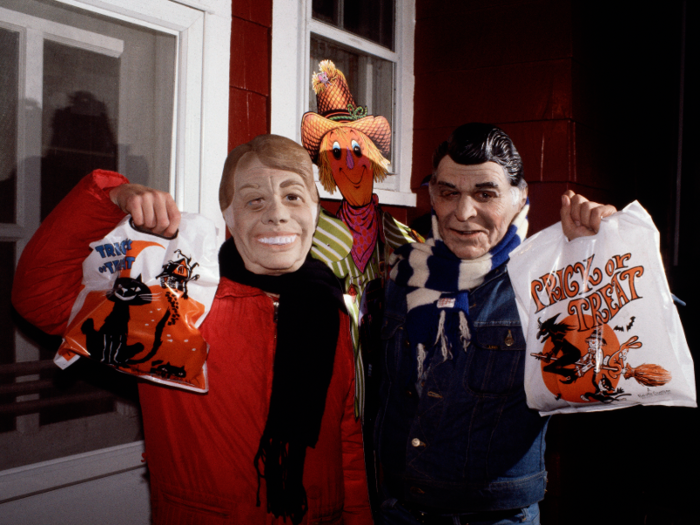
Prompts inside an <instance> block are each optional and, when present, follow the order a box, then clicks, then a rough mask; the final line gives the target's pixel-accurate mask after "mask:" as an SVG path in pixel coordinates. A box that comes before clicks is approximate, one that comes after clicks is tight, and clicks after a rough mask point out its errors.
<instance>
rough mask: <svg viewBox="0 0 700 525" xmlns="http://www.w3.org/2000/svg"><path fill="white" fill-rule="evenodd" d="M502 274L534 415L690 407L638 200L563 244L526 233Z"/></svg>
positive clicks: (651, 230) (654, 234) (685, 356)
mask: <svg viewBox="0 0 700 525" xmlns="http://www.w3.org/2000/svg"><path fill="white" fill-rule="evenodd" d="M508 272H509V275H510V279H511V281H512V283H513V288H514V289H515V295H516V300H517V305H518V313H519V314H520V319H521V322H522V325H523V332H524V334H525V338H526V341H527V356H526V362H525V392H526V394H527V402H528V406H530V408H533V409H536V410H539V411H540V413H541V414H542V415H547V414H555V413H569V412H586V411H596V410H612V409H617V408H623V407H626V406H631V405H667V406H688V407H695V406H697V405H696V393H695V379H694V372H693V361H692V358H691V355H690V350H689V348H688V344H687V342H686V340H685V336H684V334H683V328H682V326H681V322H680V318H679V317H678V312H677V310H676V307H675V305H674V304H673V299H672V296H671V292H670V290H669V287H668V283H667V281H666V274H665V272H664V268H663V265H662V262H661V257H660V255H659V233H658V231H657V230H656V228H655V227H654V224H653V222H652V220H651V217H650V216H649V214H648V213H647V212H646V210H644V208H642V206H641V205H640V204H639V203H638V202H636V201H635V202H633V203H632V204H630V205H629V206H627V207H626V208H625V209H624V210H622V211H621V212H619V213H616V214H614V215H612V216H611V217H608V218H606V219H604V220H603V222H602V225H601V228H600V231H599V232H598V234H596V235H594V236H590V237H581V238H578V239H575V240H573V241H571V242H569V241H568V240H567V239H566V237H565V236H564V233H563V232H562V227H561V223H557V224H555V225H553V226H551V227H549V228H547V229H546V230H543V231H541V232H539V233H537V234H536V235H533V236H532V237H530V238H529V239H527V240H526V241H525V242H524V243H523V244H522V245H521V246H520V247H518V248H517V249H516V250H515V251H514V252H513V253H512V254H511V260H510V262H509V263H508Z"/></svg>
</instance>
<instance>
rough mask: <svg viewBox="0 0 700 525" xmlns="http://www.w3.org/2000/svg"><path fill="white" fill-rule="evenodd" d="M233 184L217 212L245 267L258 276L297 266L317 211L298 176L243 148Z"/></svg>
mask: <svg viewBox="0 0 700 525" xmlns="http://www.w3.org/2000/svg"><path fill="white" fill-rule="evenodd" d="M234 188H235V190H234V194H233V200H232V202H231V204H230V205H229V207H228V208H226V209H225V210H224V212H223V214H224V220H225V221H226V226H227V227H228V229H229V231H230V232H231V235H232V236H233V240H234V242H235V244H236V248H237V249H238V252H239V253H240V255H241V258H242V259H243V262H244V263H245V266H246V269H248V270H249V271H251V272H253V273H256V274H262V275H281V274H283V273H289V272H294V271H296V270H298V269H299V268H300V267H301V265H302V264H304V261H305V259H306V256H307V254H308V253H309V250H310V249H311V241H312V239H313V234H314V230H315V227H316V217H317V215H318V203H317V202H316V201H315V199H314V198H313V197H312V194H311V192H310V191H309V188H308V187H307V185H306V184H305V181H304V179H303V178H302V176H301V175H299V174H298V173H294V172H292V171H285V170H280V169H275V168H270V167H267V166H265V165H264V164H262V163H261V162H260V160H259V159H258V158H257V156H256V155H255V154H253V153H246V154H245V155H244V156H243V157H242V158H241V160H240V161H239V163H238V168H237V169H236V174H235V178H234Z"/></svg>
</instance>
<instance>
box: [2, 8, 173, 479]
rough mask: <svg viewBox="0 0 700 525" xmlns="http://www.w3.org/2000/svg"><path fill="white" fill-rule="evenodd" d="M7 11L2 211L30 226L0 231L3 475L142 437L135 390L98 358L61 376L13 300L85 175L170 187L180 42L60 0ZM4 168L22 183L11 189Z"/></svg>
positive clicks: (44, 338) (47, 339)
mask: <svg viewBox="0 0 700 525" xmlns="http://www.w3.org/2000/svg"><path fill="white" fill-rule="evenodd" d="M0 3H2V4H3V5H2V10H0V24H4V26H3V27H12V28H13V30H14V28H15V27H17V28H20V29H18V30H17V31H19V33H21V34H22V38H21V39H18V38H17V34H18V33H12V32H10V31H8V30H6V29H3V28H2V27H0V135H1V136H2V138H3V140H2V141H0V160H1V162H0V214H3V213H4V214H6V215H7V217H8V220H9V219H11V221H14V217H15V215H19V213H18V212H21V214H22V217H23V222H22V225H21V226H22V227H21V228H15V227H13V226H11V225H3V224H0V323H1V324H0V450H2V451H3V453H2V454H0V470H3V469H7V468H14V467H19V466H22V465H27V464H30V463H35V462H39V461H46V460H50V459H54V458H59V457H63V456H67V455H71V454H78V453H83V452H88V451H91V450H96V449H101V448H105V447H110V446H115V445H119V444H124V443H129V442H132V441H134V440H138V439H141V438H142V431H141V425H140V414H139V410H138V401H137V391H136V381H135V380H134V379H133V378H130V377H128V376H127V375H125V374H120V373H119V372H116V371H114V370H113V369H111V368H108V367H105V366H104V365H101V364H99V363H98V362H96V361H93V360H91V359H80V360H79V361H78V362H77V363H75V364H73V365H72V366H70V367H68V368H67V369H65V370H61V369H59V368H58V367H57V366H56V365H55V364H54V363H53V357H54V355H55V352H56V348H57V346H58V344H60V337H55V336H48V335H47V334H44V333H43V332H41V331H40V330H37V329H36V328H34V327H32V326H30V325H29V324H28V323H27V322H26V321H24V320H22V319H21V318H19V317H18V316H17V315H13V314H12V310H11V306H10V302H9V298H10V290H11V286H12V278H13V273H14V268H15V267H14V264H15V262H16V260H17V257H18V255H19V254H18V253H17V251H18V249H19V247H20V246H23V245H24V244H25V243H26V242H27V241H28V240H29V238H30V237H31V235H32V234H33V232H34V228H35V225H37V224H38V223H39V222H40V220H41V219H43V218H45V217H46V215H47V214H48V213H49V212H50V211H51V209H52V208H53V207H54V205H55V204H56V203H58V201H60V200H61V198H63V196H64V195H65V194H66V193H67V192H68V191H70V189H72V187H73V186H74V185H75V184H76V183H77V182H78V181H79V180H80V179H81V178H82V177H83V176H85V175H86V174H87V173H89V172H90V171H92V170H93V169H97V168H100V169H108V170H117V171H119V172H121V173H124V174H125V175H126V176H127V177H128V178H129V179H130V180H131V182H137V183H140V184H144V185H147V186H150V187H155V188H158V189H162V190H167V189H168V188H169V183H170V170H171V166H170V162H171V156H172V151H173V149H172V130H173V111H174V93H175V67H176V54H177V40H176V37H175V36H173V35H170V34H165V33H161V32H158V31H156V30H153V29H150V28H147V27H141V26H136V25H133V24H130V23H128V22H124V21H120V20H116V19H110V18H108V17H104V16H101V15H95V14H92V13H90V12H88V11H85V10H83V9H79V8H74V7H70V6H65V5H63V4H61V3H60V2H55V1H53V0H2V1H1V2H0ZM21 28H24V29H25V31H23V32H22V30H21ZM27 53H31V54H32V55H31V57H32V59H31V60H27V59H25V54H27ZM22 93H25V94H22ZM17 128H21V129H22V133H18V132H17ZM7 158H9V159H10V160H9V161H6V159H7ZM8 165H9V166H10V167H11V170H10V171H9V173H11V174H12V173H13V172H14V170H16V169H17V166H18V167H19V169H20V171H19V173H21V174H22V175H21V176H22V177H23V179H21V180H20V182H24V184H17V185H16V184H15V182H14V180H12V182H11V183H8V182H7V181H8V180H11V179H10V178H9V177H8V169H7V166H8ZM10 177H11V175H10ZM8 184H11V187H10V189H8ZM30 190H31V191H30ZM39 193H40V194H41V195H40V196H39ZM39 201H40V202H41V209H40V207H39ZM2 217H3V219H2V222H7V221H5V219H4V218H5V215H2ZM3 228H4V229H3ZM20 333H21V334H22V336H21V337H20V336H19V334H20Z"/></svg>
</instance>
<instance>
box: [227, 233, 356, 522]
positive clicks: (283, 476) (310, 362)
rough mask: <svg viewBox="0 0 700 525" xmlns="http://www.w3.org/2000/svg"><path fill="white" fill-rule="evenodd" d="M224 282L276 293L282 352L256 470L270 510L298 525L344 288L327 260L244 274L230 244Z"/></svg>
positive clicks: (303, 510) (277, 355)
mask: <svg viewBox="0 0 700 525" xmlns="http://www.w3.org/2000/svg"><path fill="white" fill-rule="evenodd" d="M219 265H220V268H221V276H222V277H226V278H228V279H230V280H232V281H235V282H237V283H241V284H245V285H248V286H252V287H255V288H259V289H261V290H263V291H265V292H269V293H273V294H278V295H279V306H278V309H277V347H276V350H275V360H274V365H273V374H274V375H273V379H272V394H271V396H270V411H269V413H268V416H267V423H266V425H265V431H264V432H263V435H262V438H261V439H260V446H259V447H258V453H257V454H256V455H255V459H254V464H255V468H256V469H257V471H258V500H257V505H258V506H259V505H260V479H261V478H264V479H265V484H266V486H267V511H268V512H271V513H272V514H274V515H275V517H280V516H282V517H283V519H286V518H287V517H289V518H291V521H292V523H293V524H295V525H296V524H298V523H300V522H301V520H302V518H303V517H304V514H305V513H306V510H307V507H308V505H307V500H306V490H305V489H304V485H303V483H302V479H303V475H304V459H305V457H306V447H312V448H313V447H315V446H316V442H317V441H318V435H319V432H320V429H321V419H322V418H323V411H324V408H325V405H326V393H327V391H328V385H329V384H330V381H331V375H332V374H333V360H334V358H335V348H336V345H337V342H338V330H339V327H340V321H339V316H338V310H339V309H340V310H342V311H345V307H344V303H343V295H342V291H341V288H340V284H339V282H338V280H337V279H336V277H335V276H334V275H333V273H332V272H331V270H330V269H329V268H328V267H327V266H326V265H325V264H324V263H322V262H320V261H317V260H315V259H312V258H310V257H309V258H307V259H306V261H305V262H304V264H303V265H302V267H301V268H299V270H297V271H296V272H292V273H287V274H282V275H279V276H272V275H258V274H254V273H252V272H250V271H248V270H247V269H246V268H245V265H244V263H243V260H242V259H241V256H240V255H239V254H238V251H237V250H236V246H235V244H234V243H233V239H229V240H227V241H226V242H225V243H224V244H223V246H222V247H221V251H220V252H219Z"/></svg>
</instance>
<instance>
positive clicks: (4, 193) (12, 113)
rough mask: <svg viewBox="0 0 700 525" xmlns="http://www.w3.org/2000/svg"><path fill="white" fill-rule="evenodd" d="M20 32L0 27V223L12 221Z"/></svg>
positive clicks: (13, 220) (15, 185)
mask: <svg viewBox="0 0 700 525" xmlns="http://www.w3.org/2000/svg"><path fill="white" fill-rule="evenodd" d="M18 70H19V33H16V32H14V31H8V30H6V29H3V28H0V72H2V73H0V137H2V140H0V223H3V222H4V223H14V222H15V191H16V187H17V182H16V180H17V108H18V104H17V102H18V100H17V99H18V94H19V91H18V89H19V88H18V85H17V82H18Z"/></svg>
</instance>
